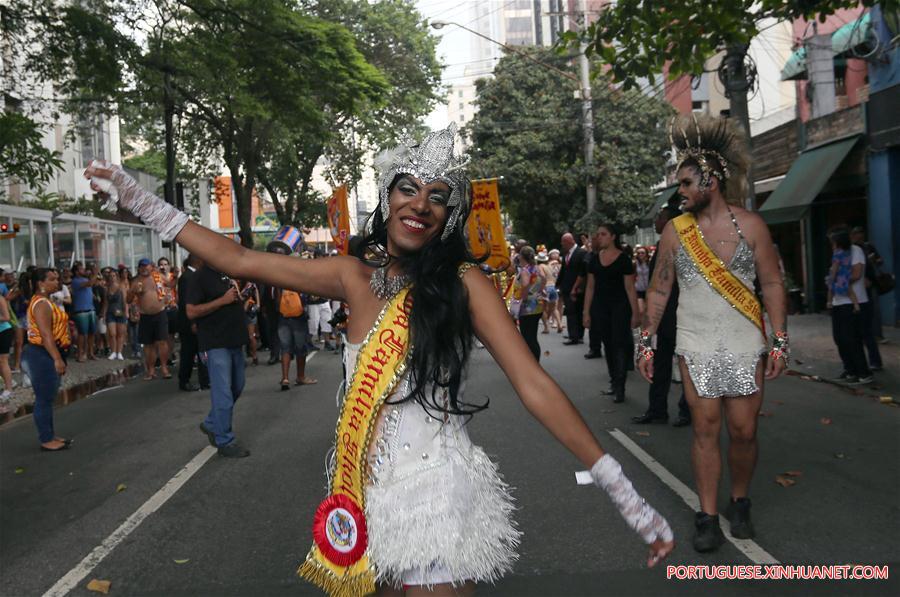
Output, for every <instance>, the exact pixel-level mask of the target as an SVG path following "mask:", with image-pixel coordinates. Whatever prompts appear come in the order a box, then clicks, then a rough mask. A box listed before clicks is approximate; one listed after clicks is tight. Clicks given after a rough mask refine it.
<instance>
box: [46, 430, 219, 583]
mask: <svg viewBox="0 0 900 597" xmlns="http://www.w3.org/2000/svg"><path fill="white" fill-rule="evenodd" d="M215 453H216V449H215V448H213V447H212V446H206V447H205V448H203V449H202V450H200V452H199V453H198V454H197V455H196V456H194V457H193V458H192V459H191V461H190V462H188V463H187V464H186V465H185V466H184V468H182V469H181V470H180V471H178V472H177V473H175V476H174V477H172V478H171V479H169V481H168V482H167V483H166V484H165V485H163V486H162V488H161V489H160V490H159V491H157V492H156V493H155V494H153V496H152V497H151V498H150V499H149V500H147V501H146V502H144V504H143V505H142V506H141V507H140V508H138V509H137V510H136V511H135V512H134V514H132V515H131V516H129V517H128V518H127V519H126V520H125V522H123V523H122V524H121V525H119V528H117V529H116V530H115V531H113V532H112V534H111V535H110V536H109V537H107V538H106V539H104V540H103V542H102V543H101V544H100V545H98V546H97V547H95V548H94V551H92V552H91V553H89V554H88V555H87V556H85V558H84V559H83V560H81V562H79V563H78V565H77V566H75V567H74V568H72V569H71V570H69V572H68V573H67V574H66V575H65V576H63V577H62V578H61V579H59V580H58V581H57V582H56V584H55V585H53V586H52V587H50V589H49V590H48V591H47V592H46V593H44V597H63V595H66V594H67V593H68V592H69V591H71V590H72V589H74V588H75V587H77V586H78V583H80V582H81V581H82V580H84V578H85V577H86V576H87V575H88V574H90V572H91V570H93V569H94V568H96V567H97V565H98V564H99V563H100V562H102V561H103V558H105V557H106V556H108V555H109V554H110V553H111V552H112V550H113V549H115V548H116V546H118V545H119V543H121V542H122V541H123V540H125V538H126V537H128V535H130V534H131V532H132V531H134V530H135V529H136V528H138V527H139V526H140V524H141V523H142V522H144V520H146V518H147V517H148V516H150V515H151V514H153V513H154V512H156V511H157V510H159V508H160V507H161V506H162V505H163V504H165V503H166V502H167V501H169V498H171V497H172V496H173V495H175V492H177V491H178V490H179V489H181V487H182V486H183V485H184V484H185V483H187V481H188V479H190V478H191V477H193V476H194V473H196V472H197V471H199V470H200V468H201V467H202V466H203V465H204V464H206V462H207V461H208V460H209V459H210V458H212V457H213V455H214V454H215Z"/></svg>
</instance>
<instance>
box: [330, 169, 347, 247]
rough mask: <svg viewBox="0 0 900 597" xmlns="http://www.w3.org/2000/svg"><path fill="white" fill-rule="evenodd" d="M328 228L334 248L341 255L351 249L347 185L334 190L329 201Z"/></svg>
mask: <svg viewBox="0 0 900 597" xmlns="http://www.w3.org/2000/svg"><path fill="white" fill-rule="evenodd" d="M328 227H329V228H330V229H331V238H333V239H334V246H335V248H336V249H337V250H338V253H340V254H341V255H346V254H347V252H348V250H349V248H350V214H349V213H348V211H347V185H343V184H342V185H341V186H339V187H338V188H336V189H335V190H334V193H332V194H331V197H330V198H329V199H328Z"/></svg>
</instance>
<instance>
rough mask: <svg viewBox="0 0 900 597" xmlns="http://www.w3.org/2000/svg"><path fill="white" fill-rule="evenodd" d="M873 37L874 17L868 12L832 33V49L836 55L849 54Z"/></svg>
mask: <svg viewBox="0 0 900 597" xmlns="http://www.w3.org/2000/svg"><path fill="white" fill-rule="evenodd" d="M872 39H873V34H872V19H871V17H870V16H869V13H866V14H864V15H863V16H861V17H859V18H858V19H856V20H855V21H853V22H852V23H847V24H846V25H844V26H843V27H841V28H840V29H838V30H837V31H835V32H834V33H833V34H832V35H831V49H832V50H834V55H835V56H841V55H843V54H849V53H850V52H851V51H852V50H853V49H855V48H858V47H859V46H864V45H867V44H868V43H870V42H871V41H872Z"/></svg>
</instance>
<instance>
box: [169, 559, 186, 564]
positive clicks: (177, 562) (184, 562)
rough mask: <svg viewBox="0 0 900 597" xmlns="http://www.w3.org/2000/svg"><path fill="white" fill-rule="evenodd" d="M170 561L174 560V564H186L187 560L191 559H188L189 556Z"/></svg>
mask: <svg viewBox="0 0 900 597" xmlns="http://www.w3.org/2000/svg"><path fill="white" fill-rule="evenodd" d="M172 561H173V562H175V563H176V564H187V563H188V562H190V561H191V559H190V558H185V559H183V560H172Z"/></svg>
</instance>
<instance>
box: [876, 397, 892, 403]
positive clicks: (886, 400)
mask: <svg viewBox="0 0 900 597" xmlns="http://www.w3.org/2000/svg"><path fill="white" fill-rule="evenodd" d="M878 401H879V402H881V403H882V404H890V403H892V402H893V401H894V399H893V398H891V397H890V396H881V397H879V398H878Z"/></svg>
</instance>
